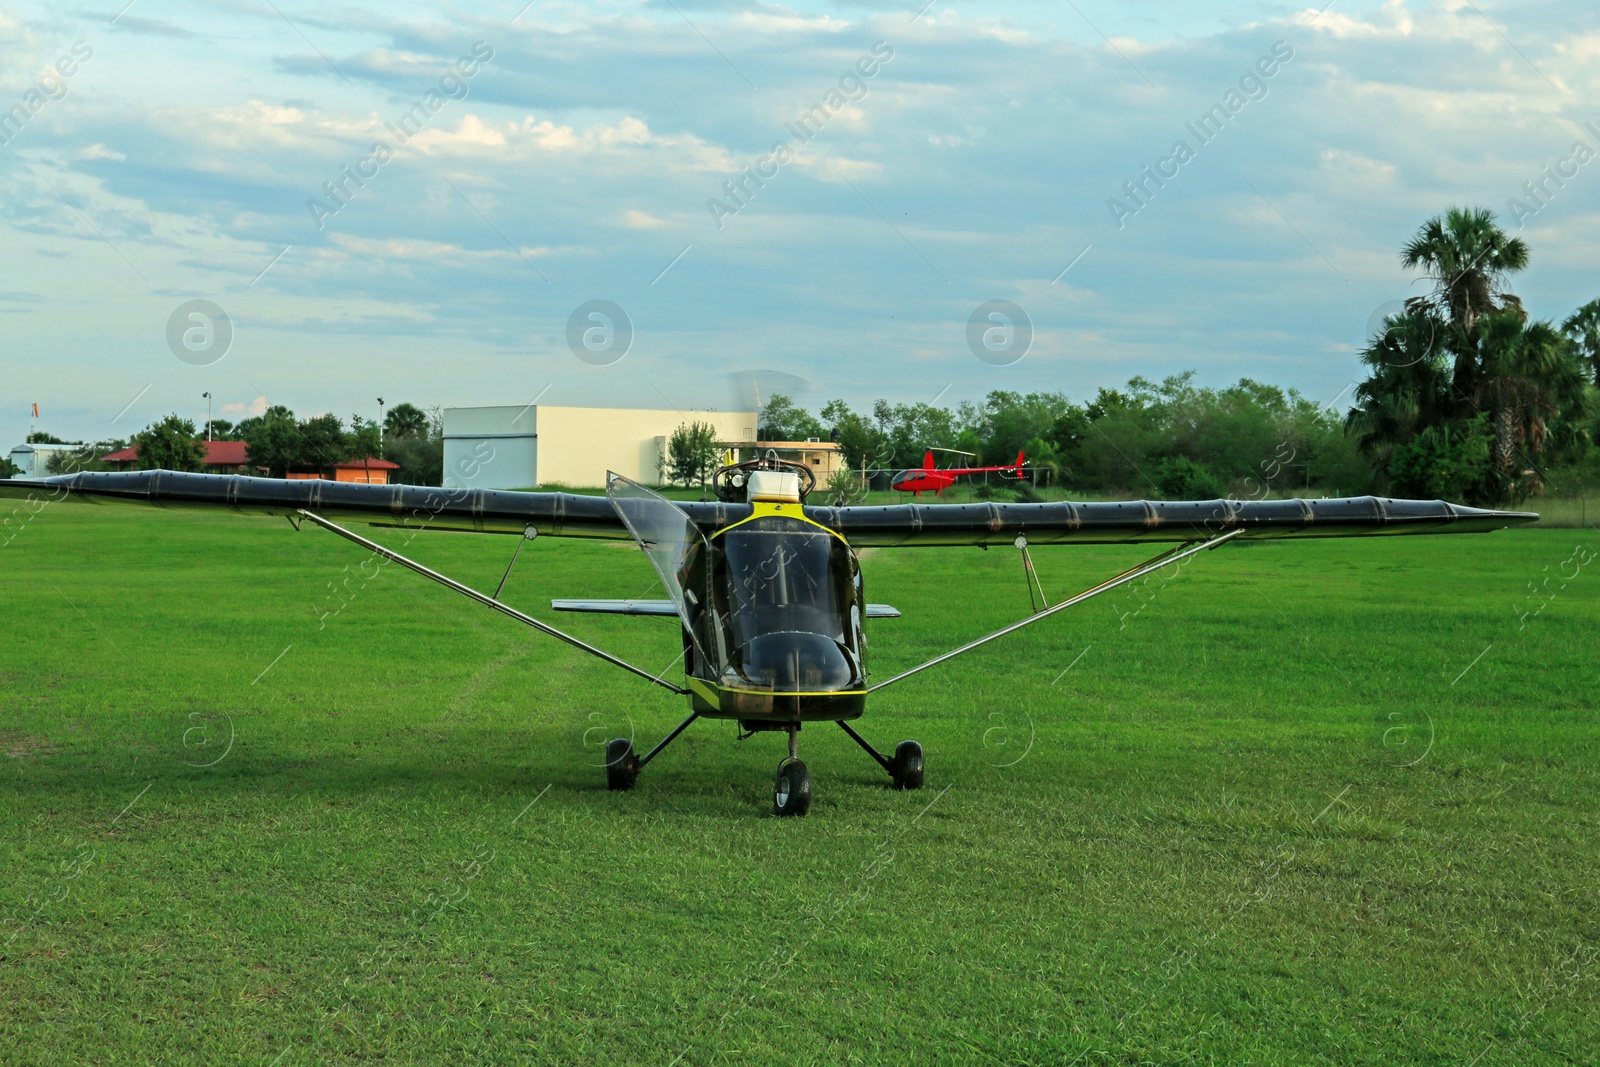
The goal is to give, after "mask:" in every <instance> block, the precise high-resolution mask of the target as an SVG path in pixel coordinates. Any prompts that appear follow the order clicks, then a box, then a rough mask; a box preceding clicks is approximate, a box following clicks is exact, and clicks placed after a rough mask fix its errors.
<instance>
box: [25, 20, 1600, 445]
mask: <svg viewBox="0 0 1600 1067" xmlns="http://www.w3.org/2000/svg"><path fill="white" fill-rule="evenodd" d="M100 2H101V0H81V3H71V2H69V3H67V4H64V5H62V4H42V3H41V4H27V3H0V140H3V141H4V145H3V147H0V175H3V179H4V183H5V188H6V195H5V197H4V200H3V202H0V224H3V241H4V251H3V255H0V274H3V276H0V367H3V372H4V373H3V380H4V391H3V394H0V439H3V440H0V443H3V444H4V446H5V447H7V448H9V447H10V445H11V444H14V443H20V442H21V441H22V440H23V437H24V435H25V434H26V433H27V432H28V429H29V427H30V426H31V425H34V422H35V420H33V418H32V415H31V411H32V405H33V404H35V403H37V404H38V405H39V409H40V417H39V419H38V420H37V426H38V428H39V429H41V430H47V431H49V432H52V433H55V434H56V435H58V436H61V437H64V438H68V439H74V440H76V439H90V440H92V439H100V438H106V437H126V436H128V435H130V434H131V433H133V432H135V431H137V430H138V429H140V428H141V427H143V426H144V425H146V424H148V423H149V422H151V421H153V420H155V419H158V418H160V417H162V416H164V415H166V414H168V413H172V412H177V413H179V414H181V415H183V416H185V417H189V418H196V419H203V418H204V417H205V413H206V405H207V401H206V400H205V399H203V397H202V394H203V393H206V392H210V393H211V394H212V395H213V403H214V405H215V406H214V411H215V414H216V416H217V417H219V418H229V419H233V420H237V419H238V418H240V417H242V416H243V415H245V414H248V413H252V412H259V411H260V410H262V409H263V408H264V407H265V405H267V404H269V403H271V404H285V405H288V406H289V407H290V408H292V409H294V410H295V411H297V412H298V413H300V414H302V415H309V414H315V413H319V412H324V411H332V412H334V413H336V414H338V415H340V416H341V417H344V418H349V417H350V416H351V415H352V414H360V415H362V416H363V417H367V418H374V417H376V416H377V415H378V412H379V407H378V401H377V398H378V397H383V398H384V399H385V401H387V403H388V404H390V405H392V404H394V403H396V402H399V401H402V400H404V401H410V402H412V403H415V404H418V405H420V406H424V407H431V406H434V405H443V406H454V405H477V404H525V403H528V402H531V401H533V400H534V399H536V398H537V399H539V401H540V402H541V403H550V404H579V405H596V406H617V407H654V408H665V407H672V408H677V409H679V410H682V411H684V412H689V411H692V410H695V409H708V408H710V409H719V410H729V409H735V408H740V409H743V408H747V407H748V405H749V404H750V403H751V402H752V401H753V400H754V399H755V398H756V397H758V396H762V395H770V393H771V392H773V391H774V390H779V391H783V392H786V393H788V394H790V395H791V396H792V397H794V399H796V400H797V401H798V402H800V403H801V404H804V405H806V406H808V407H811V408H812V409H816V408H818V407H820V406H821V405H822V404H823V403H825V402H827V401H828V400H831V399H834V398H843V399H845V400H848V401H850V402H851V403H853V404H856V405H858V406H862V407H865V406H868V405H870V404H871V402H872V401H873V400H874V399H877V398H880V397H882V398H885V399H888V400H891V401H894V402H897V403H914V402H937V403H940V404H945V405H955V404H957V403H959V402H962V401H973V402H978V401H981V400H982V398H983V397H984V396H985V395H986V394H987V393H989V392H991V391H993V390H997V389H1006V390H1018V391H1032V390H1056V391H1062V392H1065V393H1066V394H1067V395H1069V396H1071V397H1073V398H1075V399H1080V400H1081V399H1085V398H1087V397H1090V396H1092V395H1093V394H1094V392H1095V391H1096V390H1097V389H1099V388H1101V387H1103V386H1116V385H1118V384H1121V383H1123V382H1125V381H1127V379H1129V378H1130V377H1132V376H1134V375H1143V376H1145V377H1147V378H1152V379H1159V378H1162V377H1164V376H1167V375H1170V374H1176V373H1180V372H1182V371H1186V370H1193V371H1194V372H1195V374H1196V380H1197V381H1198V382H1200V383H1201V384H1205V385H1224V384H1228V383H1230V382H1233V381H1235V380H1237V379H1238V378H1240V377H1251V378H1255V379H1258V380H1263V381H1267V382H1271V383H1274V384H1278V385H1283V386H1292V387H1294V388H1297V389H1299V390H1300V391H1301V392H1302V393H1303V394H1305V395H1306V396H1307V397H1309V398H1311V399H1313V400H1315V401H1317V402H1318V403H1325V404H1331V405H1335V406H1336V407H1342V406H1343V405H1344V404H1345V403H1347V401H1348V398H1349V395H1350V387H1351V383H1352V382H1353V381H1355V380H1357V379H1358V378H1359V368H1360V365H1359V361H1358V358H1357V354H1358V352H1359V350H1360V348H1361V346H1362V344H1363V341H1364V339H1365V337H1366V336H1367V335H1368V333H1369V330H1370V323H1371V322H1372V321H1373V319H1374V315H1375V314H1381V313H1382V312H1383V311H1385V310H1390V309H1392V308H1393V307H1394V306H1395V305H1394V303H1393V302H1395V301H1398V300H1402V299H1404V298H1406V297H1407V296H1412V295H1416V294H1418V293H1420V292H1423V291H1424V290H1425V285H1424V283H1423V282H1422V281H1420V280H1419V279H1418V278H1417V276H1416V275H1415V273H1414V272H1409V271H1406V270H1403V269H1402V268H1401V267H1400V264H1399V260H1398V249H1399V247H1400V246H1401V244H1402V243H1403V242H1404V241H1405V240H1406V239H1407V238H1408V237H1409V236H1410V235H1411V234H1412V233H1413V232H1414V231H1415V230H1416V229H1417V227H1418V226H1419V225H1420V224H1421V223H1422V222H1423V220H1425V219H1426V218H1427V217H1428V216H1429V215H1432V214H1436V213H1438V212H1441V211H1443V210H1444V209H1445V208H1447V207H1449V206H1450V205H1454V204H1462V205H1482V206H1486V207H1489V208H1491V209H1493V210H1495V211H1496V212H1498V213H1499V214H1500V217H1501V222H1502V224H1503V225H1505V226H1506V227H1507V229H1509V230H1511V231H1512V232H1514V233H1517V234H1518V235H1519V236H1521V237H1523V238H1524V239H1525V240H1527V241H1528V243H1529V244H1530V246H1531V248H1532V264H1531V266H1530V268H1529V269H1528V270H1527V271H1526V272H1525V273H1524V274H1523V275H1521V276H1519V277H1518V279H1517V280H1516V283H1515V286H1516V289H1517V291H1518V293H1519V294H1520V295H1521V296H1522V297H1523V300H1524V303H1525V304H1526V306H1527V307H1528V309H1529V310H1530V312H1531V313H1532V314H1533V315H1534V316H1536V317H1540V318H1553V319H1556V320H1558V321H1559V319H1561V318H1562V317H1564V316H1565V315H1566V314H1568V313H1569V312H1570V311H1571V310H1572V309H1573V308H1575V307H1576V306H1577V305H1579V304H1581V303H1583V302H1584V301H1586V300H1589V299H1592V298H1594V297H1595V296H1597V295H1600V257H1597V256H1596V255H1595V247H1596V237H1597V223H1600V158H1596V159H1593V160H1591V159H1590V158H1589V153H1600V93H1597V92H1596V89H1597V88H1600V9H1597V7H1596V6H1595V5H1594V3H1593V0H1550V2H1540V0H1533V2H1519V3H1516V4H1511V3H1506V2H1489V0H1476V2H1472V0H1440V2H1435V3H1425V2H1419V0H1386V2H1381V3H1357V2H1351V0H1334V2H1333V3H1332V4H1331V5H1329V6H1328V7H1326V8H1323V9H1321V10H1319V9H1318V8H1315V7H1304V6H1298V5H1296V4H1294V3H1275V2H1270V0H1251V2H1245V3H1238V2H1233V3H1229V4H1226V5H1224V4H1213V3H1204V2H1202V3H1185V4H1176V3H1171V4H1156V3H1150V2H1143V0H1124V2H1120V3H1112V2H1108V0H1069V2H1052V3H1031V2H1001V3H989V4H982V5H978V4H971V5H969V4H962V3H949V2H946V0H932V2H931V3H927V5H926V6H925V7H924V6H921V5H922V3H923V0H912V2H908V3H905V4H889V3H851V2H840V3H819V4H812V5H805V6H785V5H779V4H773V3H750V4H736V3H719V2H716V0H642V2H611V0H600V2H596V3H583V4H573V3H563V2H544V0H533V2H531V3H525V0H505V2H500V0H495V2H489V3H478V2H465V0H464V2H447V3H442V4H417V3H409V2H398V3H389V4H385V5H382V6H381V7H380V6H378V5H370V6H363V5H354V4H338V3H326V2H324V3H316V4H313V3H309V2H305V0H272V2H263V3H255V2H253V0H238V2H235V0H221V2H214V3H208V4H199V3H184V2H174V0H133V2H132V3H126V0H112V3H111V4H110V5H105V6H98V5H100ZM125 3H126V6H123V5H124V4H125ZM1207 115H1209V116H1211V118H1210V121H1209V124H1206V125H1202V124H1201V120H1202V118H1203V117H1205V116H1207ZM7 116H9V117H7ZM807 116H809V118H807ZM802 120H805V121H804V124H802ZM1588 123H1593V124H1594V125H1593V126H1592V127H1591V126H1587V125H1586V124H1588ZM1579 142H1582V143H1583V144H1584V145H1585V146H1586V148H1587V149H1588V152H1576V151H1575V149H1576V146H1577V145H1578V143H1579ZM780 143H781V147H780ZM1180 143H1181V146H1182V147H1181V148H1180ZM1552 172H1555V173H1565V174H1566V175H1568V176H1567V177H1565V178H1562V179H1561V183H1560V184H1559V185H1557V184H1556V182H1555V181H1553V180H1551V179H1549V178H1548V177H1546V176H1547V175H1548V174H1550V173H1552ZM1541 180H1542V181H1543V182H1544V185H1543V191H1542V192H1541V195H1540V197H1539V198H1538V199H1535V198H1534V197H1532V196H1530V195H1529V193H1528V192H1527V191H1526V189H1525V183H1530V182H1536V181H1541ZM735 183H739V184H735ZM1130 183H1140V184H1131V188H1132V192H1129V191H1128V190H1129V188H1130ZM196 301H199V302H202V303H195V302H196ZM597 301H598V302H603V303H598V304H597V303H596V302H597ZM994 302H1000V303H994ZM219 313H220V316H221V317H219Z"/></svg>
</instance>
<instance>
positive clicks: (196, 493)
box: [0, 470, 748, 541]
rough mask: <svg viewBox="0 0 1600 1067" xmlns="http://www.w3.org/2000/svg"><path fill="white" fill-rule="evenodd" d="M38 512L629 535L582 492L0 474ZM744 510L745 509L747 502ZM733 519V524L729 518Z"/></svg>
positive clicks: (710, 507)
mask: <svg viewBox="0 0 1600 1067" xmlns="http://www.w3.org/2000/svg"><path fill="white" fill-rule="evenodd" d="M3 498H11V499H13V500H20V501H22V504H21V505H20V507H21V508H25V509H29V510H38V509H41V508H43V507H44V506H45V505H47V504H49V503H53V502H56V501H73V502H78V503H90V504H143V505H150V506H155V507H162V508H179V509H191V508H200V509H211V508H218V509H227V510H229V511H235V512H240V513H246V514H258V515H286V516H290V517H293V516H295V515H296V514H297V513H298V512H300V511H302V510H304V511H309V512H313V513H315V514H317V515H321V516H322V517H323V518H327V519H339V520H343V521H348V522H361V523H367V524H369V525H372V526H403V527H407V528H412V529H425V530H457V531H466V532H472V533H505V534H520V533H524V532H525V531H526V530H527V529H528V528H529V527H532V528H533V529H534V530H536V531H538V533H540V534H545V535H550V536H555V537H590V538H608V539H615V540H621V541H626V540H629V539H630V538H631V537H632V534H630V533H629V532H628V528H627V526H626V524H624V523H623V521H622V517H621V516H620V515H619V514H618V513H617V510H616V509H615V508H614V507H612V506H611V501H609V500H607V499H606V498H605V497H603V496H584V495H581V494H578V493H521V492H514V491H511V490H504V489H440V488H437V487H430V486H420V485H363V484H360V483H355V482H332V481H327V480H324V479H320V478H306V479H283V478H251V477H246V476H244V475H231V474H185V473H180V472H176V471H162V470H154V471H125V472H116V471H111V472H107V471H84V472H82V473H79V474H63V475H59V476H57V477H54V478H45V479H41V480H38V481H22V480H17V479H12V480H0V499H3ZM682 506H683V508H684V510H685V512H687V513H688V514H689V515H690V517H691V518H693V519H695V520H696V521H701V522H712V523H716V522H717V520H718V519H719V515H718V512H720V511H721V510H723V509H725V508H727V507H728V506H729V505H724V504H715V503H712V504H702V503H697V502H692V503H685V504H684V505H682ZM746 511H748V508H746ZM728 521H732V520H728Z"/></svg>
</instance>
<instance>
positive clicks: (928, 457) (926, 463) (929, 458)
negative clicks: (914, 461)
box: [922, 452, 933, 471]
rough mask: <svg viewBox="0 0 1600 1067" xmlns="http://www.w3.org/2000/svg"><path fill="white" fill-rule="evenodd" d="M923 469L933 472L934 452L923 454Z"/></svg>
mask: <svg viewBox="0 0 1600 1067" xmlns="http://www.w3.org/2000/svg"><path fill="white" fill-rule="evenodd" d="M922 469H923V470H925V471H931V470H933V453H932V452H924V453H923V454H922Z"/></svg>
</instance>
